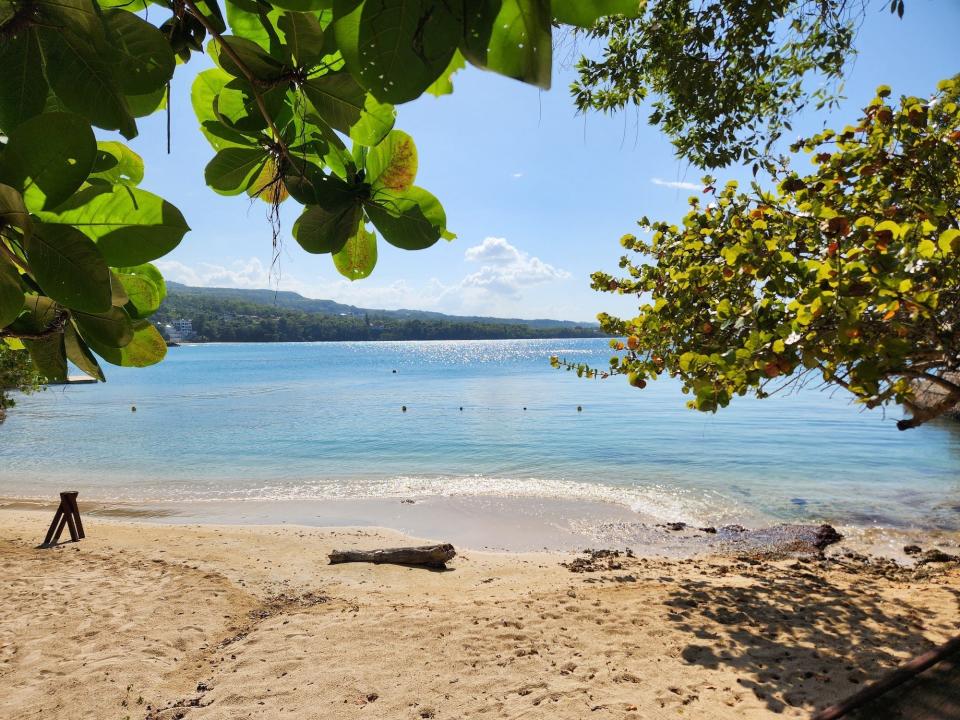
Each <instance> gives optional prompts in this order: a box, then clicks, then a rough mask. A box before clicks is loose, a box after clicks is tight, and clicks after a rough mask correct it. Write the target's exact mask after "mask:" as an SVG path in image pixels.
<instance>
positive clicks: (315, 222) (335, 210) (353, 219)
mask: <svg viewBox="0 0 960 720" xmlns="http://www.w3.org/2000/svg"><path fill="white" fill-rule="evenodd" d="M339 185H343V186H344V187H346V186H345V184H344V183H342V182H340V183H339ZM318 187H319V188H320V189H321V191H323V192H325V193H326V194H325V195H324V196H323V197H321V198H319V199H320V200H322V202H323V204H322V205H308V206H307V207H306V208H304V211H303V214H302V215H301V216H300V217H299V218H297V221H296V223H295V224H294V226H293V237H294V238H295V239H296V241H297V242H298V243H300V246H301V247H302V248H303V249H304V250H306V251H307V252H309V253H316V254H320V253H335V252H339V251H340V249H341V248H343V246H344V244H345V243H346V242H347V240H348V239H349V238H350V236H351V235H353V234H354V233H355V232H356V230H357V225H358V224H359V223H360V218H361V216H362V211H361V209H360V203H359V201H358V199H357V197H356V195H353V194H351V193H349V192H347V191H344V190H343V189H342V188H339V187H337V182H336V181H335V179H329V180H327V181H326V183H318ZM328 188H329V189H328Z"/></svg>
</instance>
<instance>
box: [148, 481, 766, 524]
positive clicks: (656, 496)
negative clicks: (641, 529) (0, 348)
mask: <svg viewBox="0 0 960 720" xmlns="http://www.w3.org/2000/svg"><path fill="white" fill-rule="evenodd" d="M412 496H413V497H492V498H493V497H497V498H545V499H554V500H568V501H573V502H577V501H581V502H602V503H612V504H616V505H621V506H623V507H625V508H628V509H630V510H632V511H633V512H635V513H637V514H638V515H640V516H642V517H643V519H645V520H650V521H655V522H668V521H669V522H675V521H681V522H686V523H688V524H691V525H704V524H715V523H722V522H730V521H733V520H734V519H735V520H737V521H740V520H742V519H743V518H744V516H745V514H747V513H748V512H749V511H748V510H747V509H746V508H744V507H741V506H740V505H739V504H738V503H736V502H735V501H733V500H731V499H729V498H727V497H724V496H723V495H721V494H720V493H717V492H714V491H709V490H689V489H685V488H677V487H668V486H665V485H657V484H648V485H637V486H629V487H627V486H618V485H608V484H601V483H588V482H582V481H575V480H564V479H543V478H532V477H531V478H506V477H490V476H485V475H480V474H477V475H468V476H418V475H397V476H391V477H387V478H367V479H351V480H344V479H329V480H323V481H317V482H311V483H298V484H295V485H273V484H266V485H261V486H258V487H251V488H236V487H234V488H229V489H222V490H220V489H213V488H209V489H204V490H190V491H187V492H185V493H182V494H178V497H175V498H171V497H170V496H169V495H167V496H166V497H165V498H163V499H165V500H171V499H174V500H177V501H187V502H196V501H217V500H249V501H285V500H312V499H335V500H350V499H374V498H407V497H412Z"/></svg>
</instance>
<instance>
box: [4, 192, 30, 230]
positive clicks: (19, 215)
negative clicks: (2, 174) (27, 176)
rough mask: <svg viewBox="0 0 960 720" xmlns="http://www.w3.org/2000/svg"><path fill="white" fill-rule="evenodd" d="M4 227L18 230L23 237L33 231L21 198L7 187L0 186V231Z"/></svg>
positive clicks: (28, 214)
mask: <svg viewBox="0 0 960 720" xmlns="http://www.w3.org/2000/svg"><path fill="white" fill-rule="evenodd" d="M4 225H10V226H12V227H15V228H20V231H21V232H22V233H23V234H24V235H29V234H30V233H31V232H32V230H33V221H32V220H31V219H30V213H29V212H28V211H27V206H26V205H24V204H23V196H22V195H20V193H18V192H17V191H16V190H14V189H13V188H12V187H10V186H9V185H3V184H0V230H2V229H3V226H4Z"/></svg>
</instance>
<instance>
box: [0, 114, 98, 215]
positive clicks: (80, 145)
mask: <svg viewBox="0 0 960 720" xmlns="http://www.w3.org/2000/svg"><path fill="white" fill-rule="evenodd" d="M96 156H97V141H96V138H94V136H93V130H92V129H91V128H90V124H89V123H88V122H87V121H86V120H84V119H83V118H82V117H80V116H79V115H73V114H71V113H59V112H51V113H43V114H41V115H36V116H34V117H32V118H30V119H29V120H27V121H26V122H24V123H23V124H21V125H19V126H18V127H17V128H16V129H15V130H13V131H12V132H11V133H10V136H9V140H8V142H7V148H6V151H5V152H4V153H3V155H2V156H0V182H3V183H4V184H6V185H10V186H12V187H14V188H17V189H21V190H22V192H23V196H24V199H25V200H26V202H27V204H28V205H29V206H30V207H31V208H41V207H42V208H43V209H46V210H49V209H50V208H53V207H56V206H57V205H59V204H60V203H62V202H63V201H64V200H66V199H67V198H69V197H70V196H71V195H73V193H74V192H75V191H76V190H77V188H79V187H80V185H82V184H83V181H84V180H86V179H87V175H89V174H90V169H91V168H92V167H93V163H94V160H95V159H96Z"/></svg>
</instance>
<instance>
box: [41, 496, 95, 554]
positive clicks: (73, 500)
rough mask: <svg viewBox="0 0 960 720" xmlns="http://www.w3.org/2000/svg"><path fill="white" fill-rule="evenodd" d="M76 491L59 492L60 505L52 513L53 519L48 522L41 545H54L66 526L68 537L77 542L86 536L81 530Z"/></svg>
mask: <svg viewBox="0 0 960 720" xmlns="http://www.w3.org/2000/svg"><path fill="white" fill-rule="evenodd" d="M77 495H79V493H77V492H62V493H60V505H59V506H58V507H57V512H56V513H54V516H53V521H52V522H51V523H50V529H49V530H47V536H46V537H45V538H44V540H43V545H42V546H41V547H51V546H53V545H56V544H57V542H58V541H59V540H60V535H61V534H62V533H63V528H64V527H65V526H66V527H67V528H69V530H70V539H71V540H72V541H73V542H78V541H79V540H82V539H83V538H85V537H86V535H85V534H84V532H83V522H82V521H81V520H80V508H79V506H78V505H77Z"/></svg>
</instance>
